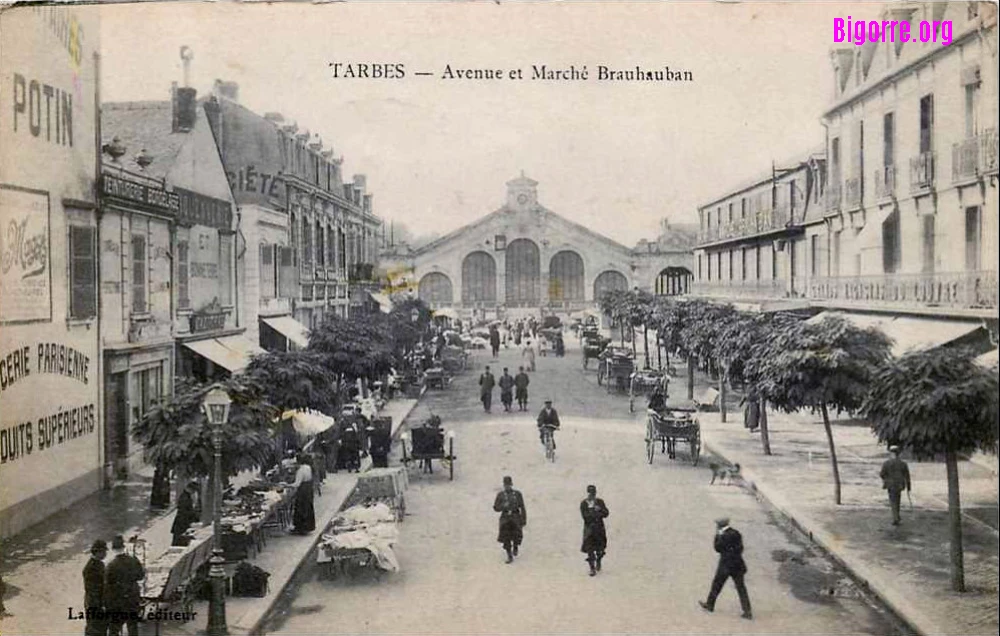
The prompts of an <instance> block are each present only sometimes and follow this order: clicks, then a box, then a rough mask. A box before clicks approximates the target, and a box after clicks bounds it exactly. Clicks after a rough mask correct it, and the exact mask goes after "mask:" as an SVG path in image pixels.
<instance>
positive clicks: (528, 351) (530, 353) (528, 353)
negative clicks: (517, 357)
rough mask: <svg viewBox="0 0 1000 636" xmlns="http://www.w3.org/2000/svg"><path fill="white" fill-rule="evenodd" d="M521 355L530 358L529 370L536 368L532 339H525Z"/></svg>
mask: <svg viewBox="0 0 1000 636" xmlns="http://www.w3.org/2000/svg"><path fill="white" fill-rule="evenodd" d="M521 357H522V358H527V359H528V370H529V371H534V370H535V348H534V347H533V346H531V340H525V341H524V349H523V350H522V351H521Z"/></svg>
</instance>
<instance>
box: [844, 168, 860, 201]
mask: <svg viewBox="0 0 1000 636" xmlns="http://www.w3.org/2000/svg"><path fill="white" fill-rule="evenodd" d="M861 196H862V179H861V175H858V176H856V177H848V178H847V179H846V180H845V181H844V207H845V208H846V209H848V210H856V209H858V208H860V207H861Z"/></svg>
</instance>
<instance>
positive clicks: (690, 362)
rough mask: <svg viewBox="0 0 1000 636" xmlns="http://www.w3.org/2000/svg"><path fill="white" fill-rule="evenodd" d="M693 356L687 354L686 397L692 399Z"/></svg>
mask: <svg viewBox="0 0 1000 636" xmlns="http://www.w3.org/2000/svg"><path fill="white" fill-rule="evenodd" d="M694 364H695V362H694V356H688V399H689V400H693V399H694Z"/></svg>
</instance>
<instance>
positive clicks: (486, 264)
mask: <svg viewBox="0 0 1000 636" xmlns="http://www.w3.org/2000/svg"><path fill="white" fill-rule="evenodd" d="M496 301H497V263H496V261H495V260H493V257H492V256H490V255H489V254H487V253H486V252H482V251H479V252H471V253H470V254H468V255H467V256H466V257H465V259H464V260H463V261H462V304H463V305H470V304H475V303H490V304H493V303H496Z"/></svg>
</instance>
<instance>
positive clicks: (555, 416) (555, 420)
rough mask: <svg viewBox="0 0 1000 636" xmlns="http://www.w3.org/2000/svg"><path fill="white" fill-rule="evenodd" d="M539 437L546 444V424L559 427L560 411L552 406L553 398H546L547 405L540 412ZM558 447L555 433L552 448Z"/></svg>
mask: <svg viewBox="0 0 1000 636" xmlns="http://www.w3.org/2000/svg"><path fill="white" fill-rule="evenodd" d="M537 426H538V439H539V441H541V442H542V445H543V446H544V445H545V429H544V427H546V426H551V427H552V428H559V413H558V412H556V410H555V409H554V408H552V400H545V406H543V407H542V410H541V411H539V412H538V422H537ZM555 448H556V438H555V435H553V436H552V450H555Z"/></svg>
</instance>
